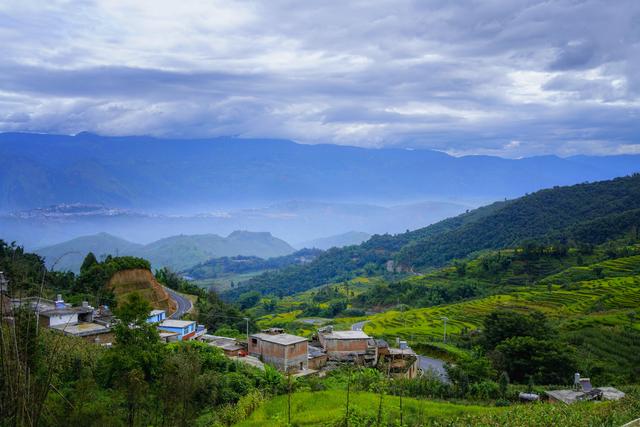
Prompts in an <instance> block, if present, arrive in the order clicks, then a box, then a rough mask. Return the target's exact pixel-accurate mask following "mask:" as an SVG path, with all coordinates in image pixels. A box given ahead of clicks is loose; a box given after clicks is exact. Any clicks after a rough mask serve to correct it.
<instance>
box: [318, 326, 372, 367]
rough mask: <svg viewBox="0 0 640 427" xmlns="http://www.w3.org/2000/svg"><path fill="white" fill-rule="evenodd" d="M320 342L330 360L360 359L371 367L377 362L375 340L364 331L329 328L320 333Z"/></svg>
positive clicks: (321, 330)
mask: <svg viewBox="0 0 640 427" xmlns="http://www.w3.org/2000/svg"><path fill="white" fill-rule="evenodd" d="M318 341H319V342H320V345H321V346H322V348H323V349H324V351H326V352H327V356H328V357H329V359H330V360H337V361H344V360H353V359H360V360H361V361H363V362H367V363H369V364H371V365H375V363H376V361H377V345H376V343H375V340H374V339H372V338H371V337H370V336H369V335H367V334H365V333H364V332H363V331H334V330H333V327H331V326H327V327H326V328H323V329H320V330H319V331H318Z"/></svg>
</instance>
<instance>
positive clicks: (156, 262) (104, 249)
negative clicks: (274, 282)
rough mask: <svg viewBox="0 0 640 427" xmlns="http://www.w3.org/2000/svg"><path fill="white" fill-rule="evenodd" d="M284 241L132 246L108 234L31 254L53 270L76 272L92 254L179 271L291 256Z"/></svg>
mask: <svg viewBox="0 0 640 427" xmlns="http://www.w3.org/2000/svg"><path fill="white" fill-rule="evenodd" d="M294 251H295V249H294V248H293V247H291V246H290V245H289V244H288V243H287V242H285V241H284V240H281V239H278V238H277V237H274V236H272V235H271V233H266V232H250V231H234V232H233V233H231V234H229V235H228V236H227V237H221V236H218V235H216V234H202V235H178V236H171V237H167V238H164V239H160V240H157V241H155V242H152V243H149V244H147V245H141V244H138V243H132V242H129V241H127V240H125V239H122V238H119V237H116V236H113V235H111V234H108V233H99V234H96V235H92V236H82V237H78V238H75V239H72V240H69V241H66V242H62V243H59V244H56V245H51V246H47V247H43V248H40V249H37V250H35V252H36V253H37V254H38V255H40V256H42V257H44V258H45V261H46V263H47V265H48V266H49V267H53V266H54V264H55V266H54V267H55V269H56V270H71V271H78V270H79V269H80V265H81V264H82V261H83V259H84V257H85V256H86V255H87V253H89V252H93V253H94V254H95V255H96V257H98V258H100V257H101V256H103V255H114V256H116V255H121V256H122V255H132V256H138V257H141V258H145V259H147V260H149V262H151V265H152V267H153V268H161V267H170V268H171V269H173V270H176V271H181V270H184V269H186V268H189V267H192V266H194V265H196V264H199V263H201V262H204V261H206V260H209V259H211V258H219V257H225V256H226V257H229V256H238V255H246V256H257V257H261V258H270V257H277V256H284V255H288V254H290V253H293V252H294Z"/></svg>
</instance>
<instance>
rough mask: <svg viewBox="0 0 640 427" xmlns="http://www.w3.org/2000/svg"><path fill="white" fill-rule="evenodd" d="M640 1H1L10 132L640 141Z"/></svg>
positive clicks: (361, 142) (2, 109)
mask: <svg viewBox="0 0 640 427" xmlns="http://www.w3.org/2000/svg"><path fill="white" fill-rule="evenodd" d="M639 107H640V2H639V1H637V0H615V1H611V0H604V1H588V0H587V1H578V0H557V1H520V0H500V1H497V0H478V1H459V2H456V1H444V0H443V1H435V0H434V1H428V0H421V1H404V0H392V1H384V0H378V1H372V0H366V1H346V0H336V1H333V0H326V1H321V2H312V1H288V0H269V1H216V0H207V1H202V0H201V1H190V0H181V1H179V2H177V1H164V0H152V1H144V0H135V1H133V0H132V1H119V0H104V1H54V0H47V1H39V2H33V1H29V0H16V1H13V0H5V1H2V2H0V131H4V132H8V131H31V132H46V133H62V134H75V133H78V132H81V131H89V132H94V133H98V134H101V135H153V136H158V137H185V138H191V137H193V138H201V137H214V136H228V135H234V136H238V137H263V138H287V139H292V140H295V141H298V142H301V143H312V144H315V143H330V144H342V145H354V146H360V147H403V148H412V149H419V148H428V149H435V150H441V151H445V152H447V153H450V154H453V155H466V154H490V155H498V156H503V157H523V156H532V155H543V154H557V155H560V156H569V155H575V154H592V155H605V154H627V153H628V154H640V141H639V137H640V114H639V113H640V108H639Z"/></svg>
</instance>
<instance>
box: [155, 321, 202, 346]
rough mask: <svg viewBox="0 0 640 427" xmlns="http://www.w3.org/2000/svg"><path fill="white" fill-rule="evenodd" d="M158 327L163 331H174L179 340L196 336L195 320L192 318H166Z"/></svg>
mask: <svg viewBox="0 0 640 427" xmlns="http://www.w3.org/2000/svg"><path fill="white" fill-rule="evenodd" d="M158 329H160V330H161V331H165V332H176V333H177V334H178V340H180V341H187V340H190V339H193V338H195V336H196V322H195V321H194V320H173V319H166V320H164V321H163V322H162V323H160V324H159V325H158Z"/></svg>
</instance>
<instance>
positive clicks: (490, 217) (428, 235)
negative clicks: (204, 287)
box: [229, 174, 640, 298]
mask: <svg viewBox="0 0 640 427" xmlns="http://www.w3.org/2000/svg"><path fill="white" fill-rule="evenodd" d="M639 230H640V174H636V175H633V176H628V177H624V178H617V179H614V180H611V181H602V182H596V183H589V184H579V185H574V186H570V187H554V188H552V189H549V190H542V191H539V192H536V193H533V194H530V195H527V196H524V197H521V198H519V199H516V200H512V201H506V202H499V203H494V204H492V205H489V206H485V207H482V208H479V209H476V210H473V211H471V212H469V213H465V214H462V215H460V216H457V217H454V218H450V219H447V220H444V221H441V222H439V223H436V224H433V225H431V226H429V227H425V228H422V229H419V230H415V231H411V232H407V233H402V234H398V235H395V236H391V235H384V236H380V235H378V236H373V237H372V238H371V239H370V240H368V241H367V242H365V243H363V244H361V245H355V246H348V247H345V248H341V249H332V250H329V251H327V252H325V253H324V254H322V255H320V256H319V257H318V258H317V259H316V260H315V261H313V262H312V263H310V264H308V265H304V266H295V267H290V268H286V269H284V270H281V271H279V272H270V273H265V274H263V275H261V276H257V277H255V278H252V279H250V280H248V281H247V282H246V287H250V288H251V289H252V290H257V291H259V292H261V293H262V294H264V295H269V294H273V295H278V296H282V295H288V294H293V293H296V292H300V291H304V290H306V289H310V288H313V287H316V286H319V285H323V284H327V283H331V282H339V281H343V280H348V279H350V278H353V277H357V276H358V275H363V274H369V275H370V274H388V272H387V270H386V263H387V262H388V261H393V265H392V267H393V268H392V269H391V270H392V271H393V272H395V273H402V272H416V271H425V270H428V269H430V268H434V267H440V266H443V265H445V264H446V263H448V262H451V261H452V260H454V259H457V258H465V257H468V256H471V255H472V254H474V253H476V252H479V251H483V250H495V249H502V248H509V247H514V246H517V245H520V244H523V243H525V242H527V241H536V242H541V243H545V244H553V243H561V244H566V243H568V242H575V241H578V242H582V243H590V244H600V243H603V242H605V241H607V240H610V239H616V238H619V237H623V236H632V237H634V238H636V237H638V235H639V234H640V231H639ZM242 292H243V290H242V288H240V289H235V290H233V291H231V292H229V297H230V298H233V297H237V296H238V295H240V294H241V293H242Z"/></svg>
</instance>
